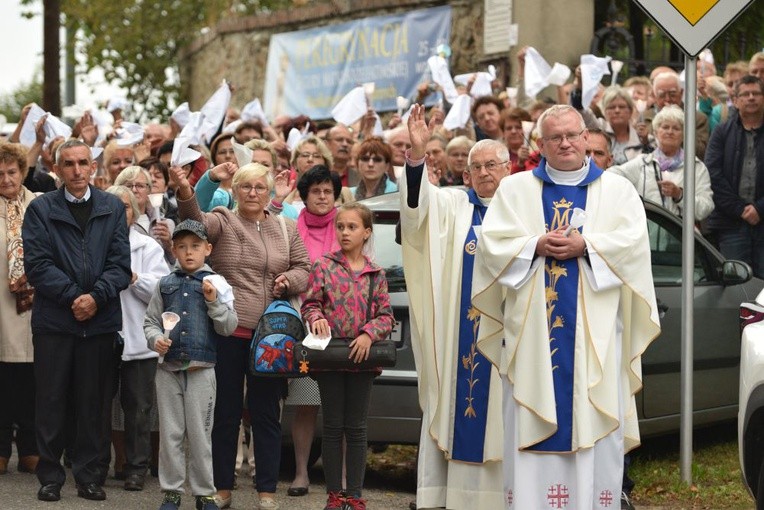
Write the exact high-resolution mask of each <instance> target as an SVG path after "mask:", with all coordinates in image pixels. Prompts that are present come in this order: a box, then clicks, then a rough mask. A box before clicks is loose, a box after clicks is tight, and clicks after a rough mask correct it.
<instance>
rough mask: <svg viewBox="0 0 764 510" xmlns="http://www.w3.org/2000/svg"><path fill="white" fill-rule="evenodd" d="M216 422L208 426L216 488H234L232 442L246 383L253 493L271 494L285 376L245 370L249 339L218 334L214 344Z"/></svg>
mask: <svg viewBox="0 0 764 510" xmlns="http://www.w3.org/2000/svg"><path fill="white" fill-rule="evenodd" d="M217 351H218V352H217V364H216V365H215V380H216V382H217V391H216V395H217V396H216V400H215V423H214V425H213V427H212V468H213V474H214V476H215V487H217V489H218V490H231V489H233V479H234V476H233V472H234V470H235V468H236V445H237V442H238V439H239V424H240V423H241V413H242V409H243V403H244V379H245V377H246V381H247V406H248V409H249V415H250V419H251V422H252V440H253V441H254V442H255V465H256V466H257V469H256V470H255V485H256V489H257V492H276V484H277V482H278V479H279V466H280V463H281V404H280V403H281V400H282V399H283V398H284V397H285V395H286V387H287V380H286V379H282V378H280V377H253V376H251V375H249V374H248V373H247V359H248V357H249V342H248V341H246V340H243V339H241V338H236V337H224V338H220V339H219V341H218V345H217Z"/></svg>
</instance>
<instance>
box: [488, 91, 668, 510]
mask: <svg viewBox="0 0 764 510" xmlns="http://www.w3.org/2000/svg"><path fill="white" fill-rule="evenodd" d="M539 127H540V132H541V133H540V134H541V138H540V139H539V141H538V144H539V148H540V149H541V153H542V155H543V156H544V158H543V159H542V161H541V163H540V165H539V167H538V168H536V169H535V170H533V171H530V172H524V173H521V174H517V175H515V176H513V177H512V178H511V179H508V180H505V181H504V182H502V184H501V185H500V186H499V189H498V190H497V192H496V194H495V195H494V197H493V200H492V201H491V207H490V208H489V210H488V213H487V214H486V216H485V218H484V221H483V228H482V229H481V234H480V236H479V238H478V243H477V255H476V260H475V274H474V284H473V305H474V306H475V308H476V309H477V310H479V312H480V313H481V314H482V315H481V319H480V331H479V339H478V349H479V350H480V351H481V352H482V353H483V354H484V355H485V356H486V357H487V358H488V359H490V361H491V362H492V363H493V364H494V365H495V366H498V367H501V371H502V375H503V378H502V386H503V395H504V398H503V402H504V491H505V501H506V508H509V509H526V508H577V509H579V510H583V509H595V508H609V507H615V506H616V505H617V504H618V499H619V494H620V492H621V482H622V479H621V478H622V473H623V454H624V451H628V450H631V449H632V448H635V447H636V446H638V445H639V427H638V423H637V411H636V404H635V400H634V395H635V393H636V392H637V391H639V390H640V389H641V387H642V369H641V356H642V353H643V352H644V351H645V349H646V348H647V346H648V345H649V344H650V342H651V341H652V340H653V339H655V338H656V337H657V336H658V334H659V333H660V324H659V321H658V310H657V306H656V300H655V290H654V288H653V282H652V273H651V266H650V245H649V241H648V235H647V221H646V218H645V211H644V207H643V205H642V202H641V201H640V199H639V196H638V195H637V193H636V191H635V190H634V187H633V186H631V185H630V183H629V182H628V181H627V180H626V179H622V178H621V177H620V176H617V175H610V174H609V173H607V172H603V171H602V169H600V168H598V167H597V166H596V165H595V164H594V163H593V162H591V161H590V159H589V158H587V157H586V155H585V153H586V145H587V138H588V132H587V131H586V128H585V125H584V121H583V119H582V118H581V115H580V114H579V113H578V112H577V111H576V110H574V109H573V108H571V107H570V106H567V105H557V106H553V107H552V108H550V109H548V110H547V111H546V112H544V113H543V114H542V116H541V117H540V118H539Z"/></svg>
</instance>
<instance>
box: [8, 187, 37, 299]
mask: <svg viewBox="0 0 764 510" xmlns="http://www.w3.org/2000/svg"><path fill="white" fill-rule="evenodd" d="M24 190H25V188H24V187H23V186H22V188H21V191H20V192H19V194H18V196H16V198H12V199H8V198H5V197H2V198H3V201H4V202H5V210H6V213H5V214H6V216H5V231H6V243H7V247H8V249H7V256H8V290H10V291H11V292H12V293H13V294H15V295H16V312H17V313H22V312H25V311H27V310H29V309H30V308H31V307H32V292H33V290H32V288H31V287H30V286H29V284H27V277H26V274H24V243H23V241H22V239H21V226H22V224H23V222H24V203H23V198H24Z"/></svg>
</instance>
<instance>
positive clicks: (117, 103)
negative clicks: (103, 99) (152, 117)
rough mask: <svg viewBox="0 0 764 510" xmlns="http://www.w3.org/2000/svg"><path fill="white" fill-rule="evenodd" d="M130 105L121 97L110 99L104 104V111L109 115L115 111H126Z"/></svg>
mask: <svg viewBox="0 0 764 510" xmlns="http://www.w3.org/2000/svg"><path fill="white" fill-rule="evenodd" d="M129 105H130V103H128V102H127V99H125V98H124V97H121V96H116V97H112V98H111V99H109V102H108V103H106V111H107V112H109V113H111V112H113V111H116V110H126V109H127V107H128V106H129Z"/></svg>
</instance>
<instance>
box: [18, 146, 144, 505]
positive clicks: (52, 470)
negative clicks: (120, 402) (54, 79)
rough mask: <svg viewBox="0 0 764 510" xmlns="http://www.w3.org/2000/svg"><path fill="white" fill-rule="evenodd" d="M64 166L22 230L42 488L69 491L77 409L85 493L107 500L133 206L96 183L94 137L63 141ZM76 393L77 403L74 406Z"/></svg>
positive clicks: (76, 455) (77, 466)
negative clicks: (113, 380) (107, 414)
mask: <svg viewBox="0 0 764 510" xmlns="http://www.w3.org/2000/svg"><path fill="white" fill-rule="evenodd" d="M54 169H55V171H56V174H57V175H58V176H59V178H60V179H61V181H62V182H63V186H62V187H61V189H59V190H57V191H52V192H49V193H46V194H44V195H41V196H40V197H38V198H36V199H35V200H33V201H32V202H31V203H30V204H29V208H28V209H27V211H26V214H25V216H24V226H23V230H22V238H23V242H24V268H25V270H26V274H27V278H28V279H29V283H30V284H31V285H32V286H33V287H34V288H35V299H34V304H33V308H32V335H33V343H34V365H35V367H34V368H35V383H36V390H37V397H36V413H37V423H36V428H37V445H38V448H39V450H40V463H39V465H38V468H37V477H38V479H39V481H40V484H41V487H40V490H39V491H38V493H37V497H38V499H40V500H42V501H58V500H59V499H60V498H61V486H62V485H63V483H64V481H65V479H66V475H65V472H64V469H63V467H62V466H61V463H60V459H61V454H62V452H63V449H64V445H65V439H66V438H65V432H64V431H65V422H66V417H67V414H71V415H73V416H75V418H76V428H75V430H76V437H75V439H74V451H73V452H72V456H71V460H72V472H73V474H74V479H75V482H76V483H77V495H78V496H80V497H82V498H85V499H93V500H102V499H105V498H106V494H105V492H104V491H103V489H102V488H101V476H100V475H101V473H100V472H99V468H98V458H99V450H100V446H101V443H102V440H103V438H102V435H103V433H102V427H101V423H102V416H101V414H102V408H103V405H102V403H103V401H104V396H105V395H104V392H105V391H107V388H108V386H109V384H108V381H109V380H110V377H111V372H112V368H111V366H112V362H111V355H112V351H113V345H114V340H115V337H116V335H117V331H119V330H120V329H121V328H122V312H121V308H120V301H119V293H120V291H121V290H123V289H125V288H127V286H128V285H130V282H131V278H132V276H133V275H132V271H131V269H130V243H129V240H128V231H127V221H126V217H125V207H124V205H123V204H122V202H121V201H120V200H119V199H118V198H117V197H116V196H114V195H111V194H108V193H104V192H102V191H100V190H98V189H96V188H94V187H93V186H90V177H91V175H92V174H93V173H94V172H95V169H96V163H95V162H94V161H93V159H92V157H91V154H90V148H89V147H88V146H87V145H85V144H84V143H82V142H80V141H77V140H71V141H68V142H65V143H64V144H63V145H61V147H60V148H59V150H58V154H57V157H56V164H55V165H54ZM70 396H71V400H70V401H71V402H72V404H73V406H74V408H73V409H67V399H68V398H69V397H70Z"/></svg>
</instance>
